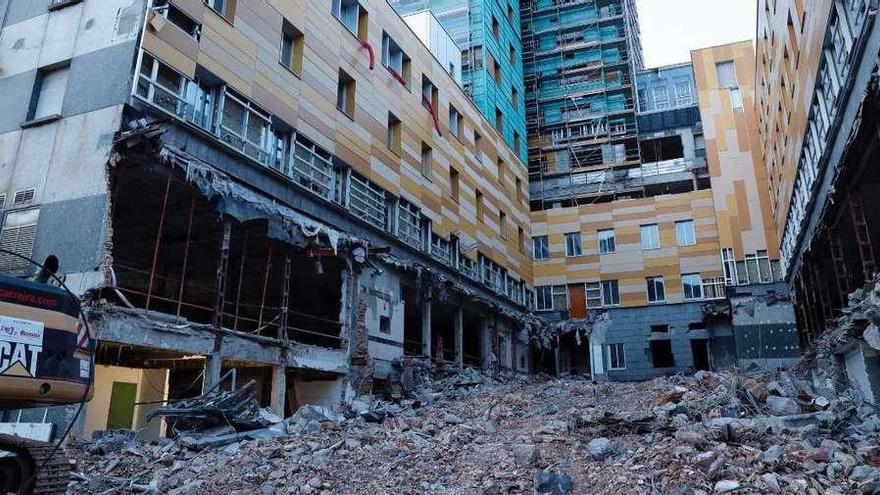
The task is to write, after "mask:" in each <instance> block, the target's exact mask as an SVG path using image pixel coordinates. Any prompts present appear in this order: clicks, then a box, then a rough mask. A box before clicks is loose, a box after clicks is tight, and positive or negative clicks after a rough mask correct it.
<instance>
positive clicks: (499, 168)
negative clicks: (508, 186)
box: [495, 158, 507, 184]
mask: <svg viewBox="0 0 880 495" xmlns="http://www.w3.org/2000/svg"><path fill="white" fill-rule="evenodd" d="M506 168H507V167H506V166H505V165H504V160H502V159H501V158H499V159H498V160H496V161H495V170H496V176H497V178H498V183H499V184H504V174H505V172H506Z"/></svg>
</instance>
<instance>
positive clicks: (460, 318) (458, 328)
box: [452, 306, 464, 366]
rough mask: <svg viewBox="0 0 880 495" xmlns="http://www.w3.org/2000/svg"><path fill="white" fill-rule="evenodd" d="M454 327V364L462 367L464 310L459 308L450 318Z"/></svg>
mask: <svg viewBox="0 0 880 495" xmlns="http://www.w3.org/2000/svg"><path fill="white" fill-rule="evenodd" d="M452 323H453V326H454V327H455V364H457V365H459V366H464V310H463V309H461V307H460V306H459V307H458V308H456V310H455V316H453V317H452Z"/></svg>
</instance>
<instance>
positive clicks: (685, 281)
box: [681, 273, 703, 301]
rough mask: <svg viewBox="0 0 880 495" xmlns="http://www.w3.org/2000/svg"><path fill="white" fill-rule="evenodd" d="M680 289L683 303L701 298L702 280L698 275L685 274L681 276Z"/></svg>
mask: <svg viewBox="0 0 880 495" xmlns="http://www.w3.org/2000/svg"><path fill="white" fill-rule="evenodd" d="M681 287H682V289H683V290H684V299H685V301H687V300H691V299H702V298H703V279H702V278H701V277H700V274H699V273H687V274H684V275H682V276H681Z"/></svg>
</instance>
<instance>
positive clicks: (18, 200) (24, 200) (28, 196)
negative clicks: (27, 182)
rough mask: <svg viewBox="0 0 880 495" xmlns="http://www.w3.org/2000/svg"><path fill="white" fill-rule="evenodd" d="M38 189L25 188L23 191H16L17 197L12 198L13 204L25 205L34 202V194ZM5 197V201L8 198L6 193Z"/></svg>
mask: <svg viewBox="0 0 880 495" xmlns="http://www.w3.org/2000/svg"><path fill="white" fill-rule="evenodd" d="M36 191H37V190H36V189H34V188H31V189H25V190H23V191H18V192H17V193H15V197H14V198H13V199H12V206H24V205H29V204H31V203H33V202H34V194H35V193H36ZM3 199H4V203H5V200H6V197H5V195H4V197H3Z"/></svg>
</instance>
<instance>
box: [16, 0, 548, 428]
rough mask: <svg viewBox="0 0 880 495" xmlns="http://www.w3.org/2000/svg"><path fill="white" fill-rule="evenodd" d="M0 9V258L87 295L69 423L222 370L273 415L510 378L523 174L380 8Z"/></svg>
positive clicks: (522, 325)
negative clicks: (455, 381)
mask: <svg viewBox="0 0 880 495" xmlns="http://www.w3.org/2000/svg"><path fill="white" fill-rule="evenodd" d="M0 7H2V8H0V12H4V13H5V15H4V17H3V19H5V21H4V23H3V24H2V30H0V54H2V57H0V58H2V60H3V62H2V64H3V65H2V74H0V95H2V97H0V98H2V99H3V101H2V106H3V108H4V112H2V114H3V115H2V117H0V119H2V125H0V162H2V163H3V164H4V167H3V172H2V173H0V176H2V177H0V182H2V184H4V191H5V192H6V195H7V196H8V197H9V198H10V199H9V201H5V202H4V204H5V206H6V207H5V210H4V224H3V229H2V242H0V244H2V245H3V246H4V248H9V249H12V250H14V251H16V252H19V253H21V254H23V255H26V256H31V257H33V258H37V259H39V260H40V261H42V260H44V259H48V258H49V257H51V256H54V257H55V258H56V259H57V261H58V262H59V266H60V270H59V274H60V275H61V276H63V277H64V278H65V279H66V281H67V285H68V286H70V287H71V288H72V289H73V290H75V291H77V293H79V294H83V296H84V299H85V300H86V301H88V304H89V308H90V313H91V319H92V322H93V323H92V326H93V329H94V331H95V335H94V336H95V337H96V338H97V339H98V341H99V342H100V343H99V346H98V352H97V360H96V370H95V376H96V390H95V397H96V400H94V401H92V403H91V405H90V406H89V409H88V412H87V414H86V415H85V416H84V419H83V422H84V423H83V425H81V426H82V427H83V429H84V430H85V432H86V433H87V434H88V433H90V432H91V431H92V430H94V429H103V428H108V427H114V428H126V427H135V428H141V427H147V426H149V425H146V422H145V421H144V416H145V414H146V413H147V412H148V410H149V407H145V406H137V407H136V406H135V405H134V402H141V401H149V400H155V399H156V397H157V396H158V397H160V398H161V397H164V398H168V399H175V398H181V397H187V396H192V395H194V394H198V393H199V390H201V389H207V388H209V387H210V386H212V385H213V384H216V383H222V386H224V387H226V386H229V383H230V382H229V374H228V373H227V371H228V370H230V369H233V368H234V369H235V370H236V373H235V375H236V376H237V380H238V382H239V383H243V382H242V380H243V379H244V380H247V379H254V380H256V381H257V390H258V391H259V393H258V395H259V397H260V399H261V401H262V402H263V403H264V405H267V406H271V407H272V408H273V409H274V410H275V411H276V412H278V413H279V414H285V413H289V412H290V411H292V410H294V409H295V408H296V407H298V405H299V404H302V403H317V404H338V403H339V402H341V401H342V400H344V399H346V398H350V397H352V396H353V395H354V394H357V393H361V392H363V391H364V390H368V389H369V388H370V387H371V386H372V385H371V384H372V383H373V380H377V381H380V382H381V381H385V380H390V379H393V374H392V368H393V363H395V362H399V361H400V360H401V359H407V358H408V357H413V359H415V358H419V359H436V360H446V361H449V362H453V363H456V362H457V363H460V364H469V365H475V366H485V367H487V368H500V369H505V368H506V369H510V370H519V371H527V370H528V366H529V363H528V359H527V350H528V349H527V346H528V343H527V340H525V338H524V337H523V335H524V334H523V330H524V329H526V328H527V326H528V325H530V324H531V323H532V322H533V320H534V318H533V317H532V315H531V311H530V308H531V307H532V306H533V299H534V295H533V291H532V289H531V287H532V283H531V260H530V257H529V254H528V245H529V239H528V232H529V223H528V222H529V217H528V190H527V187H526V180H527V173H526V169H525V166H524V165H523V163H522V161H520V160H519V158H518V157H517V155H516V154H514V152H513V151H511V149H510V147H508V146H507V145H506V144H505V141H504V140H503V138H502V136H501V135H500V134H499V133H498V132H497V131H496V129H495V127H494V123H493V122H489V121H487V120H486V119H485V118H484V117H483V115H482V112H481V111H480V109H479V108H478V107H477V106H475V105H474V104H473V103H472V101H471V100H470V98H469V97H468V96H467V95H466V94H465V93H464V92H463V91H462V89H461V87H460V86H459V85H458V84H457V83H456V82H455V80H454V79H453V78H452V77H451V76H450V74H449V72H448V68H447V67H445V66H443V65H441V63H440V62H439V61H438V60H437V59H436V58H435V57H434V56H432V55H431V53H430V52H429V51H428V50H427V48H426V47H425V46H424V45H423V44H422V43H421V42H420V41H419V39H418V38H417V37H416V35H415V34H414V33H413V32H412V31H411V30H410V28H408V27H407V25H406V24H405V23H404V21H403V20H402V19H401V18H400V17H399V16H398V15H397V14H396V13H395V12H394V10H393V9H392V8H391V7H390V6H389V5H388V4H387V3H386V2H385V1H384V0H360V1H349V0H336V1H334V2H329V3H328V2H324V1H323V0H320V1H319V0H297V1H293V2H291V1H288V0H285V1H278V0H238V1H237V2H221V1H216V2H215V1H211V2H207V3H206V2H202V1H200V0H172V1H166V0H152V1H146V0H143V1H135V2H132V1H131V0H82V1H69V2H53V1H50V0H40V1H36V2H35V1H32V0H11V1H6V2H3V3H0ZM380 47H381V48H380ZM498 164H504V165H505V166H503V167H500V166H498ZM489 170H491V173H489V172H488V171H489ZM0 268H2V269H3V271H4V272H7V273H13V274H16V275H21V276H26V275H28V274H29V273H32V272H33V270H32V269H31V267H29V266H28V265H27V264H26V263H19V262H18V260H17V259H15V258H13V257H11V256H4V257H3V259H2V267H0ZM117 383H121V384H123V385H124V387H127V388H128V389H131V390H133V392H132V393H126V394H119V395H118V396H117V395H115V394H114V390H115V387H117V386H116V384H117ZM123 385H120V386H119V387H123ZM124 387H123V388H124ZM116 401H128V402H126V403H125V404H121V403H116ZM120 408H122V410H126V409H127V408H130V410H131V411H132V414H130V415H129V417H127V418H125V417H123V418H121V419H120V418H118V417H111V416H110V415H109V411H110V410H114V411H117V410H120ZM12 414H13V415H14V413H12ZM37 414H42V411H41V412H40V413H37ZM123 416H124V415H123ZM14 417H15V416H13V418H14ZM6 419H7V420H8V419H9V418H6ZM23 420H24V421H26V420H27V416H26V415H25V416H24V419H23ZM144 431H151V432H152V433H151V434H152V435H156V434H159V433H160V432H159V430H158V428H153V427H152V426H151V428H147V429H146V430H144Z"/></svg>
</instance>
